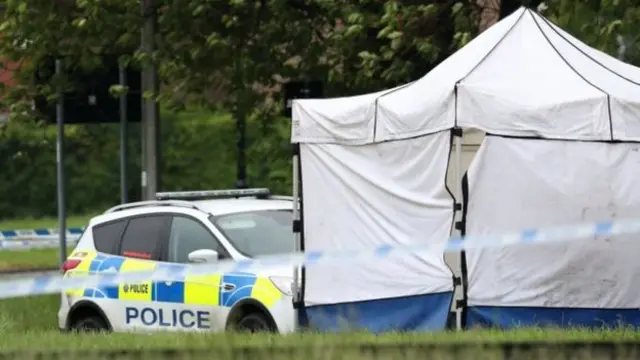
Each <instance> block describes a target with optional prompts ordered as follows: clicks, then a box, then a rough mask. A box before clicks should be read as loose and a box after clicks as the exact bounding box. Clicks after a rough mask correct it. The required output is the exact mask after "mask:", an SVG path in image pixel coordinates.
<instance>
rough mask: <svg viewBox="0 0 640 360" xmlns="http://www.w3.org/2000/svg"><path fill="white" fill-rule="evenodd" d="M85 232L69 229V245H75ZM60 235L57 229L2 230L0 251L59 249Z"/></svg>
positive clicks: (0, 231)
mask: <svg viewBox="0 0 640 360" xmlns="http://www.w3.org/2000/svg"><path fill="white" fill-rule="evenodd" d="M83 231H84V229H83V228H69V229H67V244H68V245H74V244H75V243H76V242H77V241H78V239H79V238H80V235H82V232H83ZM59 234H60V232H59V231H58V230H57V229H31V230H0V251H5V250H25V251H26V250H31V249H35V248H52V247H58V246H59V245H60V235H59Z"/></svg>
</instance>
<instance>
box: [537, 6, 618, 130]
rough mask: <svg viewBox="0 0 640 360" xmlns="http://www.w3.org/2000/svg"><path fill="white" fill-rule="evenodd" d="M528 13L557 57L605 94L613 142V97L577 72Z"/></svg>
mask: <svg viewBox="0 0 640 360" xmlns="http://www.w3.org/2000/svg"><path fill="white" fill-rule="evenodd" d="M527 13H529V16H531V19H532V20H533V22H534V23H535V24H536V27H537V28H538V31H540V34H542V36H543V37H544V39H545V41H546V42H547V44H549V46H551V48H552V49H553V51H555V52H556V55H558V57H559V58H560V59H562V61H563V62H564V63H565V64H566V65H567V66H568V67H569V69H571V71H573V73H574V74H576V75H578V76H579V77H580V78H581V79H582V80H583V81H584V82H586V83H587V84H589V85H591V86H592V87H593V88H595V89H596V90H598V91H600V92H602V93H603V94H605V95H606V96H607V112H608V116H609V137H610V138H611V140H612V141H613V121H612V119H611V95H610V94H609V93H608V92H606V91H604V90H603V89H601V88H600V87H598V86H597V85H595V84H594V83H592V82H591V81H589V80H587V78H586V77H584V75H582V74H581V73H580V72H579V71H578V70H576V68H574V67H573V65H571V63H570V62H569V60H567V59H566V58H565V57H564V56H562V54H561V53H560V51H559V50H558V49H557V48H556V47H555V45H553V43H552V42H551V40H549V37H548V36H547V34H545V33H544V31H543V30H542V27H541V26H540V24H539V23H538V20H537V19H536V17H535V16H533V14H532V12H531V10H529V9H527Z"/></svg>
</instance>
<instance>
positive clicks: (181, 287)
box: [67, 253, 282, 307]
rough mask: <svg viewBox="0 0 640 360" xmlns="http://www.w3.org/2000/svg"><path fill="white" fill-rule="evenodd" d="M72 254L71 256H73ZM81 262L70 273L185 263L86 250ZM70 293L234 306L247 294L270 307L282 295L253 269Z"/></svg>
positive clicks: (99, 296) (84, 273)
mask: <svg viewBox="0 0 640 360" xmlns="http://www.w3.org/2000/svg"><path fill="white" fill-rule="evenodd" d="M74 255H75V254H73V255H72V256H71V257H74ZM81 259H82V262H81V263H80V264H79V265H78V267H76V268H75V269H73V270H72V271H70V272H69V273H68V274H69V276H86V275H89V274H91V273H101V274H103V275H105V273H106V274H109V273H113V274H114V275H115V274H117V273H122V272H131V271H149V270H154V269H156V268H165V267H169V268H170V269H171V268H172V267H175V271H176V272H180V271H182V269H183V266H180V265H176V264H167V263H160V262H154V261H148V260H138V259H130V258H123V257H115V256H108V255H104V254H95V253H94V254H86V253H85V254H83V256H82V257H81ZM67 294H68V295H75V296H84V297H89V298H98V299H100V298H102V299H105V298H106V299H118V300H127V301H144V302H161V303H177V304H188V305H209V306H222V307H233V306H234V305H235V304H237V303H238V302H239V301H241V300H242V299H245V298H253V299H256V300H258V301H260V302H261V303H262V304H264V305H265V306H266V307H271V306H272V305H273V304H274V303H275V302H276V301H278V300H279V299H280V298H281V297H282V293H281V292H280V291H279V290H278V289H277V288H276V287H275V285H273V283H272V282H271V281H270V280H269V279H267V278H264V277H258V276H256V275H255V274H252V273H241V272H235V273H225V274H211V275H187V276H185V277H184V281H174V282H165V281H147V282H137V283H123V284H120V285H119V286H105V287H99V288H85V289H79V290H73V291H68V292H67Z"/></svg>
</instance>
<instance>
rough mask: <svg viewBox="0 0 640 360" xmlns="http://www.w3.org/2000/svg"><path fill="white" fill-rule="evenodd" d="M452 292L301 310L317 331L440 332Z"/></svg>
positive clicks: (442, 328) (447, 313)
mask: <svg viewBox="0 0 640 360" xmlns="http://www.w3.org/2000/svg"><path fill="white" fill-rule="evenodd" d="M452 301H453V292H443V293H437V294H427V295H416V296H408V297H399V298H391V299H381V300H370V301H361V302H352V303H341V304H331V305H316V306H310V307H306V308H305V312H306V317H307V321H308V326H309V328H310V329H311V330H317V331H329V332H338V331H353V330H361V331H369V332H372V333H381V332H387V331H440V330H445V329H446V326H447V316H448V315H449V310H450V307H451V302H452Z"/></svg>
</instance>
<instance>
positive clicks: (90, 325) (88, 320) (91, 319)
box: [71, 316, 109, 332]
mask: <svg viewBox="0 0 640 360" xmlns="http://www.w3.org/2000/svg"><path fill="white" fill-rule="evenodd" d="M71 331H75V332H108V331H109V327H108V326H107V324H106V322H105V321H104V320H103V319H102V318H100V317H99V316H88V317H84V318H81V319H78V320H77V321H75V322H74V323H73V324H71Z"/></svg>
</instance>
